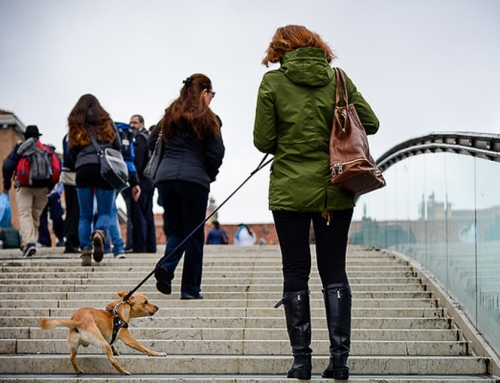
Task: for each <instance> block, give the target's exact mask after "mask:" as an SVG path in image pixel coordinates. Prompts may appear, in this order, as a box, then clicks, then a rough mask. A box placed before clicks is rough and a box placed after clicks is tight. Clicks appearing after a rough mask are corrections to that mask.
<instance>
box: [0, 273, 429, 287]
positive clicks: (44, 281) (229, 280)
mask: <svg viewBox="0 0 500 383" xmlns="http://www.w3.org/2000/svg"><path fill="white" fill-rule="evenodd" d="M79 282H80V283H81V284H83V283H85V284H88V285H96V284H98V285H101V288H102V285H105V286H107V285H117V284H119V282H120V280H119V279H113V280H108V279H105V278H93V279H88V280H85V281H79ZM203 282H204V283H207V284H219V285H221V284H234V285H243V284H246V285H248V284H257V285H269V277H254V278H251V277H248V276H241V277H224V278H217V277H206V276H205V277H203ZM349 282H350V284H351V285H352V286H354V285H362V284H364V285H385V284H397V285H400V284H421V283H422V280H421V278H417V277H406V276H399V277H397V276H394V277H392V278H390V277H384V276H380V277H362V276H361V277H358V276H353V275H349ZM19 284H22V285H35V286H36V285H74V284H75V279H74V278H63V277H59V278H24V279H0V286H9V285H19ZM276 284H279V283H276ZM279 285H280V286H281V284H279ZM309 285H310V286H321V282H320V279H319V278H318V277H314V278H311V279H310V282H309Z"/></svg>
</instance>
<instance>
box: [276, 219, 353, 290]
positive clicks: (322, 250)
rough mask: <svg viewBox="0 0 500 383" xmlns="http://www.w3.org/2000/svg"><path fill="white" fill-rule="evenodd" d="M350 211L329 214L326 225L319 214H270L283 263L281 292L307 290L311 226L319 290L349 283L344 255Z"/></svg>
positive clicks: (309, 269) (309, 268)
mask: <svg viewBox="0 0 500 383" xmlns="http://www.w3.org/2000/svg"><path fill="white" fill-rule="evenodd" d="M352 213H353V209H348V210H337V211H331V212H330V217H331V219H330V223H329V224H328V221H327V220H326V219H325V218H323V217H322V216H321V213H299V212H291V211H273V217H274V224H275V226H276V231H277V233H278V239H279V241H280V248H281V256H282V262H283V278H284V283H283V292H284V293H287V292H295V291H303V290H309V286H308V282H309V275H310V273H311V247H310V241H309V235H310V228H311V222H312V225H313V230H314V236H315V239H316V261H317V265H318V272H319V275H320V278H321V283H322V284H323V287H325V286H328V285H330V284H332V283H349V282H348V279H347V273H346V270H345V267H346V251H347V239H348V233H349V226H350V224H351V219H352Z"/></svg>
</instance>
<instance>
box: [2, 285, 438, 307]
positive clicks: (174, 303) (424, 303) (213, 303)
mask: <svg viewBox="0 0 500 383" xmlns="http://www.w3.org/2000/svg"><path fill="white" fill-rule="evenodd" d="M141 292H142V293H144V294H146V295H147V296H148V297H150V299H151V301H152V302H154V303H155V304H156V305H158V306H159V307H160V308H172V307H173V308H177V307H193V302H191V301H188V300H179V299H178V298H179V297H178V296H175V295H170V296H169V297H166V296H165V295H162V294H159V293H157V292H156V291H155V292H150V291H149V290H148V289H147V288H144V289H141ZM108 295H109V297H110V299H109V300H108V301H107V302H111V297H117V295H116V293H112V292H109V294H108ZM28 296H29V295H28ZM277 300H278V299H277V298H276V297H275V298H274V299H252V300H244V299H202V300H198V301H196V303H195V305H196V307H265V308H270V307H274V305H275V304H276V302H277ZM11 301H13V300H12V299H11ZM17 301H18V304H17V305H11V306H17V307H18V308H23V307H27V304H26V303H25V300H24V299H23V298H22V296H20V297H19V299H17ZM36 302H38V303H36ZM36 302H33V301H30V303H33V304H34V306H33V308H57V307H59V306H58V302H59V301H57V300H52V301H48V302H47V301H44V300H43V299H42V300H39V301H36ZM72 302H74V303H75V307H74V309H77V308H79V307H82V306H81V305H79V304H78V303H79V302H80V301H78V300H73V301H72ZM103 302H104V301H103ZM439 302H440V300H439V299H437V298H432V299H429V298H421V299H420V298H407V299H401V298H397V299H392V298H386V299H354V300H353V308H357V307H364V308H404V307H408V308H426V307H430V308H436V307H441V306H440V304H439ZM310 304H311V308H324V302H323V297H322V295H321V293H319V292H316V293H311V301H310ZM92 306H93V307H97V305H96V304H93V305H92ZM0 307H1V306H0ZM103 307H104V306H101V308H103ZM4 308H9V307H4ZM11 308H12V307H11Z"/></svg>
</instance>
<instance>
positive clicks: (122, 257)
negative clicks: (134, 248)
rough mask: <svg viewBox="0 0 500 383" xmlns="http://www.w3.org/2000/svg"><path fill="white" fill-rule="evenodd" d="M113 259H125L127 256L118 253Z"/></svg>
mask: <svg viewBox="0 0 500 383" xmlns="http://www.w3.org/2000/svg"><path fill="white" fill-rule="evenodd" d="M113 258H114V259H125V258H127V256H126V255H125V253H118V254H115V255H114V256H113Z"/></svg>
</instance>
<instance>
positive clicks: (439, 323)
mask: <svg viewBox="0 0 500 383" xmlns="http://www.w3.org/2000/svg"><path fill="white" fill-rule="evenodd" d="M38 322H39V317H14V318H12V317H0V327H16V326H19V327H37V326H38ZM165 325H169V326H170V327H182V328H183V327H193V328H204V327H210V328H232V327H237V328H240V327H244V328H283V327H284V326H285V318H278V317H276V318H266V317H246V318H242V317H208V316H203V317H185V318H182V317H161V316H160V317H158V316H156V315H155V317H154V318H136V319H134V321H133V322H132V326H134V327H156V326H158V327H162V326H165ZM311 325H312V327H313V329H314V328H325V326H326V323H325V318H324V316H321V317H312V318H311ZM352 326H353V327H355V328H364V329H368V328H375V329H436V330H438V329H450V328H452V326H453V318H410V317H406V318H383V317H381V318H352Z"/></svg>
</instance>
